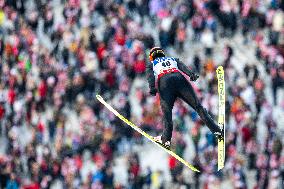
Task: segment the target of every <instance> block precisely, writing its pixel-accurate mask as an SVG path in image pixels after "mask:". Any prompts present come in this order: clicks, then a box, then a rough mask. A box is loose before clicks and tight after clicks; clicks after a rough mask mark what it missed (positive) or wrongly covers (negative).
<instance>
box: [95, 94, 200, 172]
mask: <svg viewBox="0 0 284 189" xmlns="http://www.w3.org/2000/svg"><path fill="white" fill-rule="evenodd" d="M96 98H97V99H98V101H100V102H101V103H102V104H103V105H104V106H105V107H106V108H107V109H108V110H110V111H111V112H112V113H113V114H114V115H116V116H117V117H118V118H119V119H121V120H122V121H123V122H125V123H126V124H127V125H129V126H130V127H132V128H133V129H134V130H135V131H137V132H139V133H140V134H141V135H143V136H144V137H146V138H147V139H149V140H150V141H151V142H153V143H154V144H156V145H157V146H159V147H160V148H161V149H163V150H164V151H166V152H167V153H168V154H170V155H171V156H173V157H174V158H176V159H177V160H178V161H180V162H181V163H182V164H184V165H185V166H187V167H188V168H189V169H191V170H192V171H195V172H200V171H199V170H198V169H197V168H195V167H194V166H193V165H191V164H189V163H188V162H187V161H185V160H184V159H183V158H181V157H180V156H178V155H177V154H176V153H174V152H173V151H171V150H168V149H166V148H165V147H163V146H162V145H160V144H158V143H157V142H155V140H154V138H153V137H152V136H151V135H149V134H147V133H146V132H144V131H143V130H141V129H140V128H139V127H137V126H136V125H135V124H134V123H132V122H130V121H129V120H128V119H126V118H125V117H124V116H122V115H121V114H120V113H118V112H117V111H116V110H115V109H114V108H113V107H111V106H110V105H109V104H108V103H107V102H106V101H105V100H104V99H103V98H102V97H101V96H100V95H96Z"/></svg>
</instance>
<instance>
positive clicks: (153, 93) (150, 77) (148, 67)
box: [146, 63, 157, 96]
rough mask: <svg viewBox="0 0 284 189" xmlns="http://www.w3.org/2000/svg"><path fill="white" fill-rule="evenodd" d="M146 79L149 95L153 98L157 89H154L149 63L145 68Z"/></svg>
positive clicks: (153, 79)
mask: <svg viewBox="0 0 284 189" xmlns="http://www.w3.org/2000/svg"><path fill="white" fill-rule="evenodd" d="M146 77H147V80H148V84H149V88H150V94H151V95H154V96H155V95H156V93H157V89H156V88H155V75H154V72H153V66H152V64H151V63H149V64H147V66H146Z"/></svg>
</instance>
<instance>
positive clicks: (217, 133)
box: [214, 131, 224, 140]
mask: <svg viewBox="0 0 284 189" xmlns="http://www.w3.org/2000/svg"><path fill="white" fill-rule="evenodd" d="M214 135H215V137H216V138H217V139H218V140H224V134H223V131H221V132H214Z"/></svg>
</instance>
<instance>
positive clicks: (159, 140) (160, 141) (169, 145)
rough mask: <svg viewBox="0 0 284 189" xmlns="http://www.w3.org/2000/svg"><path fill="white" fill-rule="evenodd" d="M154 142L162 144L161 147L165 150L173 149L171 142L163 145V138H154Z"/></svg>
mask: <svg viewBox="0 0 284 189" xmlns="http://www.w3.org/2000/svg"><path fill="white" fill-rule="evenodd" d="M154 141H155V142H156V143H158V144H160V145H161V146H163V147H164V148H166V149H168V150H170V147H171V142H170V141H166V142H165V143H163V141H162V136H156V137H154Z"/></svg>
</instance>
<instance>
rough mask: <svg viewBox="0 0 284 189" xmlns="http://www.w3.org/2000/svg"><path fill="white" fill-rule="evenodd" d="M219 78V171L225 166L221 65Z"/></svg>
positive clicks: (223, 88)
mask: <svg viewBox="0 0 284 189" xmlns="http://www.w3.org/2000/svg"><path fill="white" fill-rule="evenodd" d="M216 73H217V79H218V96H219V105H218V106H219V110H218V126H219V127H220V128H221V129H222V131H223V136H224V137H223V139H218V171H219V170H221V169H223V168H224V166H225V79H224V69H223V67H222V66H219V67H218V68H217V70H216Z"/></svg>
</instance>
